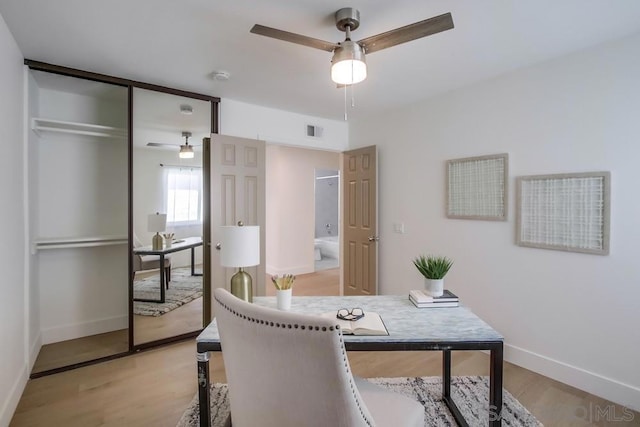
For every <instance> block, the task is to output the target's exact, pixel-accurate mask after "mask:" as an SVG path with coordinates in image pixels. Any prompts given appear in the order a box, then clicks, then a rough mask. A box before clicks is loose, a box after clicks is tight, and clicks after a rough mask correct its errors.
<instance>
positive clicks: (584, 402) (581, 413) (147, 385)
mask: <svg viewBox="0 0 640 427" xmlns="http://www.w3.org/2000/svg"><path fill="white" fill-rule="evenodd" d="M334 275H335V272H334ZM305 276H306V275H305ZM303 279H304V280H303ZM324 280H327V277H324V278H323V281H324ZM312 281H313V276H307V277H302V276H300V277H298V279H297V281H296V283H297V284H296V286H297V287H298V286H299V287H298V288H297V289H298V293H297V294H298V295H302V294H303V293H305V292H307V289H309V290H310V292H314V291H313V284H312ZM305 282H308V285H307V286H305V285H303V283H305ZM268 288H269V287H268ZM294 292H295V291H294ZM195 354H196V349H195V341H194V340H189V341H186V342H182V343H178V344H173V345H171V346H167V347H163V348H159V349H155V350H151V351H147V352H143V353H138V354H135V355H132V356H128V357H125V358H122V359H117V360H112V361H109V362H105V363H101V364H98V365H92V366H87V367H84V368H80V369H76V370H73V371H68V372H64V373H60V374H55V375H51V376H48V377H44V378H39V379H36V380H30V381H29V383H28V384H27V387H26V389H25V392H24V394H23V396H22V399H21V400H20V403H19V405H18V408H17V410H16V413H15V415H14V418H13V420H12V422H11V426H82V427H89V426H160V427H162V426H171V427H173V426H175V425H176V423H177V421H178V420H179V418H180V416H181V415H182V413H183V411H184V409H185V408H186V407H187V405H188V404H189V402H190V401H191V399H192V398H193V397H194V395H195V393H196V363H195ZM349 361H350V363H351V367H352V370H353V372H354V373H355V374H356V375H359V376H362V377H394V376H395V377H398V376H432V375H441V364H442V357H441V355H440V353H438V352H350V353H349ZM488 365H489V360H488V356H487V355H486V354H485V353H483V352H478V351H468V352H454V353H453V373H454V375H488ZM211 380H212V381H214V382H224V381H225V375H224V366H223V362H222V357H221V355H219V354H212V355H211ZM504 386H505V388H506V389H507V390H508V391H509V392H510V393H511V394H513V395H514V396H515V397H516V398H517V399H518V400H519V401H520V402H521V403H522V404H523V405H524V406H525V407H526V408H527V409H529V411H530V412H532V413H533V414H534V415H535V416H536V417H537V418H538V419H539V420H540V421H541V422H542V423H544V424H545V426H547V427H554V426H560V427H561V426H575V427H582V426H584V427H591V426H603V427H604V426H606V427H622V426H640V414H639V413H637V412H630V411H629V410H628V409H625V408H622V407H620V406H619V405H614V404H612V403H610V402H607V401H605V400H602V399H600V398H598V397H595V396H593V395H590V394H588V393H585V392H583V391H580V390H577V389H575V388H573V387H569V386H567V385H564V384H562V383H559V382H557V381H554V380H551V379H549V378H546V377H544V376H542V375H539V374H536V373H534V372H531V371H529V370H526V369H523V368H520V367H518V366H515V365H512V364H510V363H505V367H504ZM604 410H608V412H607V414H608V418H609V421H607V420H606V419H605V418H607V417H605V416H603V415H602V414H604ZM598 413H599V414H601V415H600V417H599V418H600V419H596V418H598ZM631 417H633V419H631V420H628V421H620V420H621V419H622V418H631Z"/></svg>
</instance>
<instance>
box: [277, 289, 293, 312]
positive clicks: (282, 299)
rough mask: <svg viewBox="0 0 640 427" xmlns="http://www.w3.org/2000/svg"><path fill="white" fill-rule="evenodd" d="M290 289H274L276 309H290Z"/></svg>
mask: <svg viewBox="0 0 640 427" xmlns="http://www.w3.org/2000/svg"><path fill="white" fill-rule="evenodd" d="M291 291H292V290H291V289H285V290H283V291H279V290H276V301H277V304H278V310H284V311H289V310H290V309H291Z"/></svg>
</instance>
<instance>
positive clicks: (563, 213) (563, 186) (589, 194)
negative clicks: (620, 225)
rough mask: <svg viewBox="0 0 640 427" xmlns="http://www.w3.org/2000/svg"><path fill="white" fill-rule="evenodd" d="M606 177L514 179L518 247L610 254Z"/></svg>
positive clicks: (596, 174) (597, 174)
mask: <svg viewBox="0 0 640 427" xmlns="http://www.w3.org/2000/svg"><path fill="white" fill-rule="evenodd" d="M610 177H611V175H610V173H609V172H586V173H568V174H558V175H536V176H522V177H518V178H517V181H516V192H517V220H516V244H518V245H520V246H528V247H533V248H542V249H556V250H564V251H572V252H584V253H591V254H598V255H608V254H609V217H610V212H609V210H610Z"/></svg>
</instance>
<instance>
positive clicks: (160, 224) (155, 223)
mask: <svg viewBox="0 0 640 427" xmlns="http://www.w3.org/2000/svg"><path fill="white" fill-rule="evenodd" d="M165 228H167V214H161V213H158V212H156V213H155V214H151V215H149V217H148V223H147V231H151V232H154V233H156V234H155V236H153V239H152V241H151V247H152V248H153V250H154V251H157V250H160V249H162V236H161V235H160V232H162V231H164V230H165Z"/></svg>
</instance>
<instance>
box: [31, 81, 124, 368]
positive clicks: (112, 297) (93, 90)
mask: <svg viewBox="0 0 640 427" xmlns="http://www.w3.org/2000/svg"><path fill="white" fill-rule="evenodd" d="M28 91H29V98H28V108H29V132H28V150H29V153H28V162H29V166H28V180H27V181H28V192H27V193H28V206H29V234H30V236H29V237H30V243H31V256H30V257H29V260H28V262H29V274H28V277H29V292H28V295H29V304H30V311H31V312H32V313H36V314H35V315H34V316H33V318H34V320H35V321H33V322H32V324H31V325H30V328H31V329H32V330H31V333H32V334H33V336H36V337H38V338H37V339H36V342H35V343H34V345H35V346H40V351H39V352H38V356H37V359H36V361H35V364H34V367H33V371H32V374H38V373H41V372H46V371H51V370H56V369H59V368H62V367H67V366H73V365H78V364H82V363H84V362H87V361H90V360H95V359H100V358H105V357H109V356H113V355H116V354H121V353H126V352H127V351H129V331H128V326H129V310H128V287H127V283H128V271H129V269H128V265H129V251H128V234H129V233H128V210H129V208H128V159H129V146H128V107H127V106H128V88H127V87H126V86H118V85H112V84H106V83H99V82H95V81H90V80H84V79H80V78H74V77H67V76H62V75H58V74H53V73H47V72H42V71H34V70H30V72H29V84H28Z"/></svg>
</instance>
